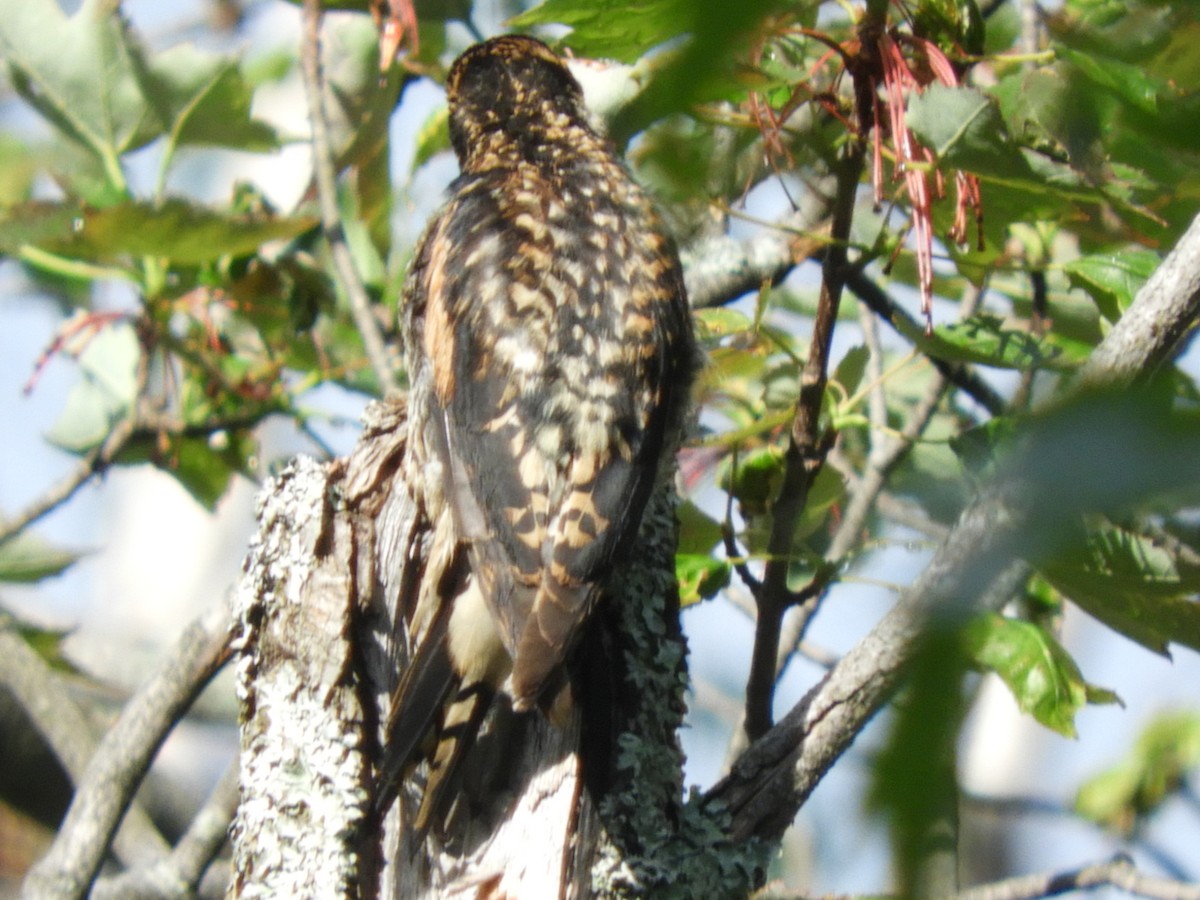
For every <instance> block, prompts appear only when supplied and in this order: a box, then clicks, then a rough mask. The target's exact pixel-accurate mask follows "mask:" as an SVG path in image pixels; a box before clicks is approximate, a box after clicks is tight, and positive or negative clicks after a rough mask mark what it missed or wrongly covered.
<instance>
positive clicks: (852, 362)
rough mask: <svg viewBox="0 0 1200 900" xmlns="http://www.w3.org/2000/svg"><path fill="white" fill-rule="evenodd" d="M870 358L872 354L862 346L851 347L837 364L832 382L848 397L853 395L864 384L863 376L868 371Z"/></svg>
mask: <svg viewBox="0 0 1200 900" xmlns="http://www.w3.org/2000/svg"><path fill="white" fill-rule="evenodd" d="M870 358H871V354H870V352H869V351H868V350H867V348H866V347H864V346H863V345H862V344H859V345H857V346H855V347H851V348H850V349H849V350H847V351H846V355H845V356H843V357H842V359H841V361H840V362H839V363H838V364H837V368H836V369H835V370H834V372H833V378H831V379H830V380H831V381H835V382H837V383H838V384H840V385H841V386H842V390H843V391H844V392H845V394H846V396H847V397H849V396H851V395H853V394H854V392H855V391H857V390H858V386H859V385H860V384H862V379H863V375H864V374H865V373H866V371H867V360H868V359H870Z"/></svg>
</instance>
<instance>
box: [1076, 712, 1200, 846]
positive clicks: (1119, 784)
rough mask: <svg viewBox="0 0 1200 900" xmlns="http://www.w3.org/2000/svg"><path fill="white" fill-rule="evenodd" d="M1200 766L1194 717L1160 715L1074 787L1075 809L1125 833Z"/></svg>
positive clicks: (1199, 733)
mask: <svg viewBox="0 0 1200 900" xmlns="http://www.w3.org/2000/svg"><path fill="white" fill-rule="evenodd" d="M1197 766H1200V715H1197V714H1196V713H1195V712H1184V711H1175V712H1169V713H1163V714H1161V715H1159V716H1158V717H1157V718H1156V719H1154V720H1153V721H1151V722H1150V724H1149V725H1147V726H1146V728H1145V730H1143V731H1142V733H1141V734H1140V735H1138V738H1137V741H1136V742H1135V743H1134V745H1133V747H1131V748H1130V750H1129V752H1128V754H1127V755H1126V756H1125V758H1124V759H1122V760H1121V761H1120V762H1118V763H1117V764H1116V765H1115V766H1113V767H1112V768H1110V769H1107V770H1106V771H1104V772H1101V773H1100V774H1098V775H1095V776H1094V777H1092V778H1091V779H1089V780H1088V781H1087V782H1086V783H1085V784H1083V785H1082V786H1081V787H1080V788H1079V792H1078V793H1077V794H1076V795H1075V809H1076V810H1077V811H1078V812H1079V814H1080V815H1082V816H1084V817H1085V818H1088V819H1091V820H1092V821H1093V822H1096V823H1098V824H1101V825H1104V826H1106V827H1108V828H1112V829H1113V830H1115V831H1119V832H1123V833H1125V834H1132V833H1133V832H1135V831H1137V830H1138V829H1139V828H1140V827H1141V826H1142V825H1144V824H1145V823H1146V820H1147V819H1149V818H1150V817H1151V816H1152V815H1153V814H1154V813H1155V812H1157V811H1158V810H1159V809H1160V808H1161V807H1162V806H1163V804H1164V803H1166V801H1167V800H1169V799H1170V798H1171V797H1172V796H1173V795H1174V794H1175V792H1176V791H1177V790H1178V789H1179V787H1180V786H1181V785H1182V784H1183V783H1184V781H1185V780H1186V779H1187V778H1188V777H1189V776H1190V774H1191V773H1192V772H1194V771H1195V769H1196V767H1197Z"/></svg>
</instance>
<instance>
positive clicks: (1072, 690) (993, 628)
mask: <svg viewBox="0 0 1200 900" xmlns="http://www.w3.org/2000/svg"><path fill="white" fill-rule="evenodd" d="M964 638H965V640H966V646H967V652H968V653H969V654H970V656H971V658H972V659H973V660H974V661H975V663H976V664H977V665H979V666H982V667H983V668H985V669H988V670H990V671H993V672H995V673H996V674H997V675H999V676H1000V678H1001V679H1002V680H1003V681H1004V683H1005V684H1006V685H1007V686H1008V689H1009V690H1010V691H1011V692H1012V695H1013V698H1014V699H1015V700H1016V701H1017V705H1018V706H1019V707H1020V708H1021V711H1022V712H1024V713H1028V714H1029V715H1032V716H1033V717H1034V718H1035V719H1036V720H1037V721H1038V722H1040V723H1041V724H1043V725H1045V726H1046V727H1047V728H1050V729H1052V730H1053V731H1057V732H1058V733H1059V734H1061V735H1063V736H1064V737H1071V738H1073V737H1075V736H1076V732H1075V714H1076V713H1077V712H1079V710H1081V709H1083V707H1084V706H1086V705H1087V704H1088V703H1089V702H1093V703H1096V702H1104V703H1112V702H1118V701H1117V698H1116V695H1115V694H1113V693H1112V692H1111V691H1106V690H1103V689H1098V688H1093V687H1091V686H1089V685H1088V684H1087V682H1085V681H1084V680H1083V675H1082V674H1081V673H1080V671H1079V667H1078V666H1077V665H1075V661H1074V660H1073V659H1072V658H1071V656H1070V654H1068V653H1067V651H1066V650H1065V649H1063V646H1062V645H1061V644H1059V643H1058V641H1056V640H1055V639H1054V638H1053V637H1052V636H1051V635H1050V634H1049V632H1047V631H1045V630H1044V629H1042V628H1041V627H1039V626H1038V625H1034V624H1033V623H1031V622H1023V621H1020V620H1017V619H1007V618H1005V617H1003V616H1001V615H998V614H996V613H987V614H985V615H982V616H980V617H978V618H977V619H975V620H974V621H973V622H971V624H970V625H969V626H968V627H967V628H966V630H965V632H964Z"/></svg>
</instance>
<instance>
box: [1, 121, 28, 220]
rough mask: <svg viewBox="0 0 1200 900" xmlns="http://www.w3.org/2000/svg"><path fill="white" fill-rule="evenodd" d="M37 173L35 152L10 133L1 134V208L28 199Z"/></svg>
mask: <svg viewBox="0 0 1200 900" xmlns="http://www.w3.org/2000/svg"><path fill="white" fill-rule="evenodd" d="M36 173H37V159H36V156H35V154H34V153H33V152H32V151H31V150H30V149H29V148H28V147H26V146H25V144H24V143H23V142H21V141H19V140H18V139H17V138H15V137H13V136H12V135H8V134H0V208H5V207H9V206H12V205H13V204H15V203H20V202H21V201H23V200H26V199H28V197H29V192H30V189H31V188H32V187H33V178H34V175H35V174H36Z"/></svg>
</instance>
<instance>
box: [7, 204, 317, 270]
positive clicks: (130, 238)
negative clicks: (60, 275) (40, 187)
mask: <svg viewBox="0 0 1200 900" xmlns="http://www.w3.org/2000/svg"><path fill="white" fill-rule="evenodd" d="M22 211H23V210H22V208H20V207H18V208H16V209H14V210H11V211H10V212H9V214H8V216H7V217H6V219H5V221H6V222H12V223H13V225H12V227H13V228H14V229H18V230H19V229H20V228H21V224H20V222H19V221H18V219H19V216H20V214H21V212H22ZM33 212H34V213H35V214H36V216H37V221H39V222H41V223H42V224H41V225H40V226H39V228H38V233H37V234H33V235H30V236H28V237H27V242H28V243H36V244H37V245H38V246H40V247H42V248H43V249H46V250H50V251H52V252H54V253H59V254H62V255H64V256H73V257H80V258H84V259H92V260H113V259H120V258H122V257H141V256H157V257H163V258H166V259H169V260H171V261H172V262H175V263H179V264H182V265H189V264H192V265H194V264H198V263H204V262H209V261H211V260H215V259H218V258H220V257H222V256H244V255H246V254H249V253H252V252H254V251H255V250H257V249H258V248H259V247H260V246H262V245H263V244H264V243H266V242H268V241H272V240H277V239H279V238H289V237H294V236H296V235H298V234H300V233H301V232H303V231H306V230H308V229H309V228H312V227H313V226H314V225H315V224H316V220H315V219H312V218H309V217H304V216H292V217H282V216H273V215H270V214H269V213H265V212H261V213H255V214H245V215H231V214H225V213H222V212H219V211H217V210H213V209H208V208H206V207H203V206H199V205H197V204H194V203H191V202H189V201H186V200H179V199H173V200H168V201H166V202H165V203H162V204H159V205H155V204H152V203H145V202H140V201H129V202H125V203H122V204H119V205H116V206H110V207H108V208H107V209H90V208H80V207H74V206H72V205H70V204H61V205H49V206H48V205H46V204H38V205H37V206H35V207H33ZM4 232H5V226H4V225H3V224H2V223H0V239H4ZM52 232H57V233H52ZM16 236H17V237H20V236H21V235H19V234H18V235H16ZM30 238H32V239H30ZM8 240H11V238H9V239H7V240H5V243H7V242H8Z"/></svg>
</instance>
